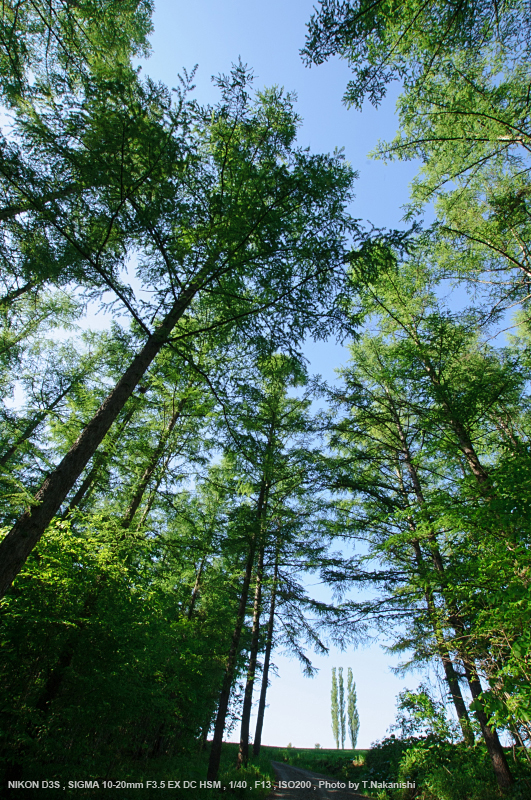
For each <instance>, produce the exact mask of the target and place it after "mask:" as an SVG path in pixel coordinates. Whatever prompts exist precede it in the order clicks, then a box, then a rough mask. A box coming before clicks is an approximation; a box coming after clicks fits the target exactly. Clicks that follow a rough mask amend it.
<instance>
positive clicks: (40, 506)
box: [0, 283, 200, 597]
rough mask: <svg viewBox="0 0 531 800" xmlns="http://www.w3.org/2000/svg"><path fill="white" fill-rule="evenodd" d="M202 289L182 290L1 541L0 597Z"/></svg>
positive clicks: (192, 286)
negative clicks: (28, 505) (33, 500)
mask: <svg viewBox="0 0 531 800" xmlns="http://www.w3.org/2000/svg"><path fill="white" fill-rule="evenodd" d="M199 288H200V286H199V284H198V283H191V284H190V286H189V287H188V288H187V289H186V290H185V291H183V293H182V294H181V297H180V298H179V299H178V300H177V301H176V302H175V303H174V305H173V307H172V308H171V310H170V311H169V313H168V314H167V315H166V318H165V319H164V321H163V322H162V323H161V325H160V326H159V327H158V328H157V329H156V330H155V332H154V333H152V334H151V335H150V337H149V338H148V340H147V342H146V344H145V345H144V347H143V348H142V350H141V351H140V352H139V353H138V354H137V355H136V356H135V358H134V359H133V361H132V363H131V364H130V366H129V367H128V369H127V370H126V372H125V373H124V375H123V376H122V378H121V379H120V380H119V381H118V383H117V384H116V386H115V388H114V389H113V390H112V392H111V393H110V394H109V395H108V397H107V398H106V400H105V401H104V402H103V403H102V405H101V406H100V408H99V409H98V411H97V412H96V414H95V415H94V417H93V418H92V420H91V421H90V422H89V423H88V425H87V426H86V428H85V429H84V431H83V432H82V433H81V434H80V436H79V437H78V439H77V441H76V442H75V443H74V444H73V445H72V447H71V448H70V450H69V451H68V453H67V454H66V455H65V457H64V458H63V460H62V461H61V463H60V464H59V465H58V466H57V467H56V468H55V469H54V470H53V472H51V473H50V475H48V477H47V478H46V480H45V481H44V483H43V484H42V486H41V488H40V489H39V491H38V492H37V494H36V495H35V504H34V505H33V506H32V507H31V508H30V509H28V510H27V511H25V512H24V514H22V516H21V517H20V518H19V519H18V521H17V522H16V523H15V525H14V526H13V528H12V529H11V531H10V532H9V533H8V534H7V536H6V537H5V539H4V540H3V541H2V542H1V543H0V565H1V566H0V597H3V596H4V595H5V593H6V592H7V590H8V589H9V587H10V586H11V584H12V582H13V580H14V579H15V577H16V576H17V575H18V573H19V572H20V570H21V568H22V567H23V565H24V563H25V562H26V559H27V557H28V556H29V554H30V553H31V551H32V550H33V548H34V547H35V545H36V544H37V543H38V541H39V539H40V538H41V536H42V535H43V533H44V531H45V530H46V527H47V526H48V525H49V524H50V522H51V521H52V519H53V518H54V516H55V515H56V514H57V512H58V511H59V509H60V507H61V504H62V503H63V501H64V499H65V497H66V496H67V494H68V492H69V491H70V490H71V489H72V487H73V486H74V484H75V483H76V481H77V479H78V478H79V476H80V475H81V473H82V471H83V470H84V469H85V467H86V465H87V464H88V462H89V461H90V459H91V458H92V456H93V455H94V453H95V452H96V450H97V448H98V447H99V445H100V444H101V442H102V441H103V438H104V437H105V435H106V434H107V432H108V431H109V429H110V427H111V425H112V424H113V422H114V421H115V420H116V419H117V417H118V415H119V414H120V412H121V410H122V409H123V407H124V406H125V404H126V402H127V401H128V399H129V398H130V397H131V395H132V393H133V392H134V390H135V387H136V385H137V384H138V382H139V380H140V379H141V378H142V376H143V375H144V373H145V372H146V370H147V369H148V368H149V366H150V365H151V363H152V362H153V359H154V358H155V357H156V356H157V354H158V353H159V351H160V349H161V348H162V347H163V345H164V344H165V343H166V341H167V339H168V336H169V335H170V334H171V332H172V330H173V328H174V327H175V325H176V323H177V321H178V320H179V319H180V317H181V316H182V315H183V313H184V312H185V310H186V308H187V307H188V306H189V304H190V303H191V301H192V299H193V297H194V295H195V294H196V293H197V291H198V290H199Z"/></svg>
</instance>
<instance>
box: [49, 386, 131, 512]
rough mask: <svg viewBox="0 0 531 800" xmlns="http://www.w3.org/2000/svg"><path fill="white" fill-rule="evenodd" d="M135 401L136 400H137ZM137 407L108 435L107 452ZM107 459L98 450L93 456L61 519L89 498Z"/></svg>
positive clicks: (106, 454)
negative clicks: (88, 468)
mask: <svg viewBox="0 0 531 800" xmlns="http://www.w3.org/2000/svg"><path fill="white" fill-rule="evenodd" d="M135 399H137V400H138V398H135ZM137 406H138V403H134V404H132V406H131V408H130V409H129V411H128V412H127V414H126V415H125V417H124V418H123V420H122V422H121V423H120V424H119V425H118V426H117V427H116V429H115V430H114V431H113V433H112V434H109V440H108V447H107V450H110V451H112V450H113V448H114V445H115V444H116V442H117V441H118V439H119V438H120V436H121V435H122V433H123V432H124V431H125V429H126V428H127V426H128V425H129V423H130V422H131V419H132V418H133V415H134V413H135V411H136V409H137ZM107 457H108V452H107V451H105V452H102V451H99V450H98V451H97V452H96V453H95V454H94V459H93V462H92V467H91V469H90V470H89V471H88V472H87V474H86V475H85V477H84V478H83V481H82V482H81V485H80V487H79V489H78V490H77V492H76V493H75V495H74V496H73V498H72V499H71V501H70V503H69V504H68V507H67V509H66V511H65V512H64V514H63V519H66V518H67V517H68V516H69V515H70V514H71V512H72V511H73V510H74V509H75V508H78V507H79V506H80V505H81V503H82V502H83V501H84V500H86V499H88V496H90V494H91V493H92V492H89V489H91V487H93V486H94V484H95V483H96V481H97V480H98V477H99V475H100V472H101V470H102V468H103V466H104V464H105V460H106V458H107Z"/></svg>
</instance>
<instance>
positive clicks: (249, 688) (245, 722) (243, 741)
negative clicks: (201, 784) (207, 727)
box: [237, 544, 264, 768]
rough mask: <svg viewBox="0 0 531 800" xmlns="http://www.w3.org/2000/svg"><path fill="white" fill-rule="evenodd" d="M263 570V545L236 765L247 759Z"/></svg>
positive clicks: (259, 558)
mask: <svg viewBox="0 0 531 800" xmlns="http://www.w3.org/2000/svg"><path fill="white" fill-rule="evenodd" d="M263 571H264V545H263V544H262V546H261V547H260V552H259V555H258V564H257V566H256V588H255V592H254V606H253V630H252V635H251V649H250V652H249V666H248V668H247V681H246V683H245V694H244V698H243V709H242V723H241V729H240V749H239V751H238V761H237V767H238V768H240V767H242V766H247V762H248V760H249V730H250V727H251V709H252V706H253V688H254V677H255V673H256V660H257V658H258V645H259V640H260V615H261V613H262V578H263Z"/></svg>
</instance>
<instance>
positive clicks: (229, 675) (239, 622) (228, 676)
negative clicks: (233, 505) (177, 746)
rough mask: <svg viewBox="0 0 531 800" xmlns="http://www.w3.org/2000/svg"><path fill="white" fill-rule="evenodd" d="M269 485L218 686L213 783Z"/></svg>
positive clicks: (210, 776) (211, 767)
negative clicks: (223, 670)
mask: <svg viewBox="0 0 531 800" xmlns="http://www.w3.org/2000/svg"><path fill="white" fill-rule="evenodd" d="M268 490H269V487H268V484H267V483H266V481H265V479H262V485H261V487H260V495H259V498H258V507H257V525H256V528H255V531H254V533H253V536H252V539H251V542H250V546H249V554H248V556H247V562H246V565H245V573H244V578H243V586H242V590H241V594H240V603H239V606H238V612H237V615H236V624H235V626H234V632H233V634H232V640H231V644H230V649H229V655H228V658H227V666H226V667H225V673H224V675H223V682H222V684H221V691H220V694H219V702H218V713H217V716H216V724H215V726H214V736H213V738H212V746H211V748H210V758H209V762H208V772H207V779H208V780H210V781H212V780H216V778H217V775H218V772H219V763H220V761H221V747H222V744H223V733H224V731H225V719H226V717H227V709H228V707H229V698H230V692H231V688H232V681H233V679H234V670H235V667H236V659H237V656H238V648H239V645H240V637H241V633H242V628H243V623H244V621H245V612H246V610H247V599H248V597H249V586H250V584H251V577H252V573H253V564H254V556H255V551H256V543H257V540H258V537H259V536H260V533H261V527H262V516H263V514H264V512H265V509H266V507H267V496H268Z"/></svg>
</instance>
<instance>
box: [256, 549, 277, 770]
mask: <svg viewBox="0 0 531 800" xmlns="http://www.w3.org/2000/svg"><path fill="white" fill-rule="evenodd" d="M277 581H278V550H277V556H276V561H275V574H274V577H273V586H272V587H271V605H270V607H269V620H268V623H267V639H266V648H265V654H264V667H263V669H262V687H261V689H260V700H259V701H258V716H257V719H256V730H255V734H254V743H253V755H255V756H258V755H260V747H261V744H262V728H263V726H264V714H265V706H266V695H267V686H268V682H269V664H270V662H271V650H272V649H273V630H274V627H275V604H276V598H277Z"/></svg>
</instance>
